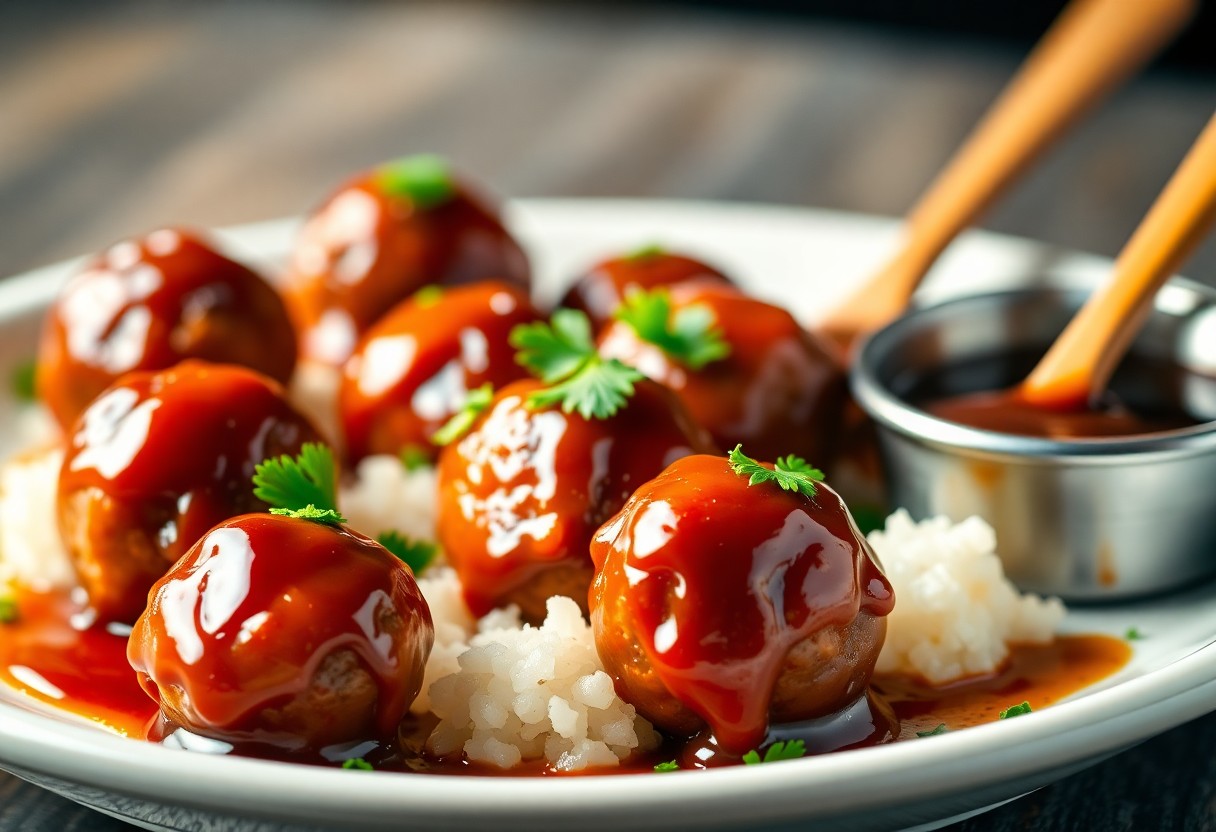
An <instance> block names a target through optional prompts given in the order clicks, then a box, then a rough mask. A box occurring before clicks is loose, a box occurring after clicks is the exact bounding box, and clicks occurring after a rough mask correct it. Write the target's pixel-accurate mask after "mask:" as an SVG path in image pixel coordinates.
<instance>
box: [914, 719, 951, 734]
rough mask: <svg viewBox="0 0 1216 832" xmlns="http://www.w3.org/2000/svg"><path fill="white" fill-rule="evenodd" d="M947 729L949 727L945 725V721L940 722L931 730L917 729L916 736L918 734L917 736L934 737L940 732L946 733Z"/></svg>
mask: <svg viewBox="0 0 1216 832" xmlns="http://www.w3.org/2000/svg"><path fill="white" fill-rule="evenodd" d="M949 730H950V729H949V728H947V727H946V723H944V722H943V723H942V724H940V725H938V726H937V727H936V728H934V729H933V730H932V731H917V732H916V736H918V737H936V736H939V735H941V734H945V733H947V732H948V731H949Z"/></svg>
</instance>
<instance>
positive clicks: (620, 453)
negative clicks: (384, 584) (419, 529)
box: [438, 380, 710, 621]
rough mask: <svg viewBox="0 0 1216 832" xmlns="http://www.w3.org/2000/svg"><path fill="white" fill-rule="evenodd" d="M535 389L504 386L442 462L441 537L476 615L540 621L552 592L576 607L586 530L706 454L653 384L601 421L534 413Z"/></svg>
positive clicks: (587, 570)
mask: <svg viewBox="0 0 1216 832" xmlns="http://www.w3.org/2000/svg"><path fill="white" fill-rule="evenodd" d="M541 387H542V384H541V383H540V382H538V381H535V380H525V381H520V382H516V383H514V384H511V385H509V386H508V387H505V388H503V389H502V390H501V391H500V392H499V395H498V396H497V397H496V398H495V400H494V403H493V404H492V405H491V406H490V409H489V410H487V411H486V413H485V414H484V415H483V417H482V421H481V422H480V423H479V424H478V425H477V426H476V427H474V429H473V430H472V431H471V432H470V433H469V434H468V435H467V436H465V437H464V438H463V439H461V440H460V441H458V442H457V443H455V444H453V445H451V446H449V447H448V448H446V449H445V450H444V453H443V454H442V455H441V457H440V460H439V486H438V487H439V517H438V536H439V541H440V542H441V543H442V544H443V547H444V550H445V552H446V553H447V555H448V559H449V560H450V561H451V563H452V565H453V566H455V568H456V570H457V572H459V573H460V580H461V583H462V584H463V586H464V594H465V600H466V601H467V602H468V604H469V607H470V609H472V611H473V613H474V614H475V615H479V616H480V615H484V614H486V613H487V612H489V611H490V610H491V609H493V608H495V607H498V606H504V605H505V604H507V603H516V604H519V605H520V608H521V609H522V611H523V614H524V617H525V619H527V620H533V621H539V620H541V619H543V618H544V613H545V601H546V600H547V599H548V598H549V597H550V596H552V595H558V594H560V595H568V596H569V597H571V598H574V599H575V600H577V601H579V603H580V606H582V605H584V604H585V603H586V601H585V599H586V597H587V588H588V587H589V586H590V585H591V577H592V567H591V559H590V557H589V556H588V554H587V550H588V546H589V545H590V542H591V537H592V535H594V534H595V530H596V529H597V528H599V526H600V524H602V523H603V522H604V521H605V520H607V519H608V518H609V517H611V516H612V515H613V514H615V513H616V512H617V511H618V510H619V509H620V507H621V506H622V505H624V504H625V501H626V500H627V499H628V498H629V495H630V494H632V493H633V490H634V488H636V487H637V486H638V484H640V483H644V482H646V481H647V480H649V479H650V478H652V477H654V476H657V475H658V474H659V472H661V471H662V470H663V469H664V468H665V467H667V465H668V464H670V463H671V462H674V461H675V460H676V459H679V458H680V457H684V456H687V455H688V454H691V453H697V452H704V451H707V450H709V448H710V445H709V438H708V437H707V436H705V434H704V432H703V431H702V430H701V429H700V428H698V427H697V426H696V424H695V423H694V422H693V421H692V420H691V419H690V418H689V416H688V414H687V413H686V412H685V411H684V409H683V408H682V407H681V406H680V404H679V402H678V401H676V400H675V398H674V397H673V396H672V395H671V393H670V392H669V391H668V390H666V389H664V388H662V387H660V386H659V385H657V384H654V383H653V382H649V381H643V382H640V383H638V384H637V385H636V387H635V391H634V395H633V396H632V397H631V398H630V399H629V401H628V403H627V405H626V406H625V407H623V408H622V409H621V410H619V411H617V413H616V414H615V415H614V416H612V417H610V418H608V419H584V418H583V417H582V416H580V415H579V414H577V413H563V412H562V411H561V410H560V409H559V408H557V407H547V408H543V409H535V408H532V407H530V406H529V405H528V404H527V398H528V395H529V394H531V393H532V392H534V391H535V390H538V389H540V388H541Z"/></svg>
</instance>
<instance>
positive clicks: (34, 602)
mask: <svg viewBox="0 0 1216 832" xmlns="http://www.w3.org/2000/svg"><path fill="white" fill-rule="evenodd" d="M17 605H18V609H19V610H20V617H19V619H18V620H17V621H16V622H15V623H12V624H8V625H0V683H3V686H4V688H7V689H8V690H0V698H6V699H10V700H13V699H17V698H18V697H21V696H25V697H29V698H30V699H33V700H35V701H37V702H39V703H41V704H42V705H44V706H47V707H50V708H53V709H55V710H58V711H62V712H64V713H68V714H72V715H73V716H76V717H80V718H83V719H86V720H89V721H91V722H93V723H95V724H97V725H99V726H101V727H103V728H105V729H107V730H110V731H113V732H115V733H119V734H122V735H125V736H129V737H132V738H136V739H145V738H147V737H148V732H149V730H154V729H156V727H157V723H158V719H157V708H156V704H155V703H154V702H153V701H152V700H151V699H149V698H148V697H147V695H146V694H144V692H143V691H142V690H141V689H140V687H139V683H138V681H137V680H136V676H135V673H134V671H132V670H131V668H130V666H129V664H128V663H127V661H126V650H127V638H126V637H125V636H124V635H122V633H121V631H120V630H115V629H113V628H111V629H109V630H107V629H106V628H102V627H96V626H95V627H91V628H88V629H84V630H80V629H77V628H75V627H73V626H72V624H71V619H72V617H73V616H74V615H76V614H77V613H79V612H80V611H81V607H80V605H79V604H76V603H74V602H73V601H72V600H71V599H70V598H69V597H68V595H67V594H66V593H63V592H56V593H33V592H24V593H22V594H21V595H20V596H19V597H18V598H17ZM1131 653H1132V649H1131V647H1130V646H1129V645H1128V644H1127V643H1126V642H1125V641H1122V640H1121V639H1116V638H1112V637H1110V636H1105V635H1075V636H1059V637H1057V638H1056V639H1055V641H1053V642H1051V643H1050V644H1045V645H1015V646H1014V647H1013V649H1012V652H1011V653H1010V656H1009V660H1008V662H1007V664H1006V666H1005V667H1004V668H1002V669H1001V670H1000V671H999V672H997V673H995V674H992V675H991V676H985V677H977V678H970V679H964V680H961V681H958V682H954V683H951V684H948V685H946V686H943V687H937V688H934V687H932V686H930V685H928V684H927V683H925V682H923V681H919V680H916V679H911V678H908V677H904V676H894V675H881V676H876V677H875V678H874V680H873V685H872V688H871V692H870V694H869V695H868V696H867V697H866V699H864V700H863V702H865V706H864V711H863V710H862V709H860V708H859V709H858V710H856V711H853V712H852V713H851V716H852V721H853V724H852V725H849V724H841V722H840V720H839V719H836V718H829V719H828V720H827V721H824V722H820V723H818V725H817V726H816V727H817V728H818V729H819V730H818V731H817V732H816V733H814V734H811V733H808V732H807V731H806V730H805V728H804V727H801V726H788V725H777V726H773V728H772V730H771V732H770V734H769V737H768V738H767V739H766V742H767V741H771V740H775V739H787V738H804V739H805V740H806V743H807V748H808V753H812V754H813V753H825V752H828V751H831V750H833V749H835V750H843V749H845V748H855V747H862V746H866V745H874V744H879V743H882V742H888V741H897V742H903V741H919V738H918V737H917V732H918V731H919V732H927V731H932V730H933V729H934V728H936V727H937V726H938V725H942V724H945V725H946V726H947V728H948V729H950V730H954V729H959V728H964V727H967V726H972V725H979V724H982V723H986V722H991V721H993V720H995V719H996V718H997V715H998V714H999V712H1000V711H1001V710H1003V709H1005V708H1008V707H1010V706H1011V705H1016V704H1018V703H1020V702H1022V701H1024V700H1025V701H1029V702H1030V703H1031V705H1032V707H1034V708H1035V710H1040V709H1042V708H1044V707H1047V706H1049V705H1052V704H1054V703H1056V702H1058V701H1060V700H1061V699H1063V698H1065V697H1067V696H1069V695H1071V694H1074V693H1077V692H1078V691H1080V690H1082V689H1084V688H1085V687H1087V686H1089V685H1092V684H1095V683H1097V682H1100V681H1102V680H1103V679H1106V678H1109V677H1110V676H1111V675H1113V674H1114V673H1116V672H1118V671H1119V670H1120V669H1121V668H1122V667H1123V666H1124V665H1125V664H1126V663H1127V661H1128V659H1129V658H1130V656H1131ZM23 668H24V669H23ZM14 671H15V672H14ZM43 681H45V682H48V683H50V685H49V686H48V685H46V684H43ZM50 690H54V691H56V693H55V694H53V695H49V694H48V691H50ZM59 694H62V695H59ZM890 713H894V715H895V717H896V718H897V719H898V722H899V728H898V730H897V731H895V732H894V734H892V733H891V732H890V731H889V730H888V729H886V728H885V726H886V725H888V724H889V723H888V719H889V718H890V717H889V716H887V714H890ZM834 716H838V715H834ZM866 719H870V720H871V723H870V726H871V727H872V728H873V729H874V730H873V731H871V732H870V733H869V735H868V736H866V737H864V738H863V739H860V740H858V739H856V737H857V735H858V728H857V723H858V721H860V722H861V723H863V726H862V730H863V731H864V730H865V728H864V721H865V720H866ZM433 727H434V718H433V717H428V716H424V717H415V716H409V717H407V718H406V719H405V720H404V721H403V722H402V724H401V728H400V733H399V741H398V742H397V743H392V744H390V745H389V746H388V747H386V748H385V749H383V750H381V751H379V752H370V753H368V754H366V755H365V756H367V757H368V758H369V759H373V760H374V763H375V765H376V768H377V769H383V770H387V771H400V772H417V773H428V774H448V775H451V774H457V775H467V776H580V775H564V774H558V773H556V772H554V771H552V770H551V769H549V768H548V767H547V766H546V765H545V764H543V763H539V762H532V763H525V764H524V765H522V766H519V767H518V768H516V769H512V770H510V771H508V772H502V771H500V770H498V769H495V768H491V767H488V766H483V765H476V764H470V763H468V762H466V761H465V760H463V759H453V758H446V759H442V760H436V759H430V758H427V757H426V756H425V754H424V752H423V751H422V748H423V746H424V744H425V739H426V737H427V736H428V735H429V734H430V731H431V729H432V728H433ZM706 747H712V742H711V741H710V740H708V739H707V738H704V737H700V738H694V739H692V740H676V739H672V740H668V741H667V742H666V743H665V744H664V745H663V746H662V747H660V748H659V749H657V750H656V751H654V752H652V753H650V754H647V755H639V756H638V757H637V758H634V759H631V760H629V761H628V762H627V763H626V764H625V765H624V766H622V767H621V768H619V769H597V770H595V771H594V772H593V773H594V774H612V773H621V774H628V773H648V772H650V771H652V769H653V767H654V766H655V764H657V763H660V762H663V761H667V760H678V761H680V762H681V764H682V765H685V763H686V762H687V766H688V767H707V766H709V765H713V764H726V763H729V762H738V758H737V757H733V756H730V755H714V754H706V753H704V751H703V750H702V749H705V748H706ZM238 753H240V754H241V755H242V756H245V755H249V756H266V753H265V749H255V748H247V749H238Z"/></svg>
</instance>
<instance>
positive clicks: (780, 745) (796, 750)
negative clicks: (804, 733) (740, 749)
mask: <svg viewBox="0 0 1216 832" xmlns="http://www.w3.org/2000/svg"><path fill="white" fill-rule="evenodd" d="M805 756H806V743H804V742H803V741H802V740H784V741H780V742H775V743H773V744H772V745H770V746H769V747H768V750H767V751H765V752H764V756H763V757H761V756H760V752H759V751H749V752H747V753H746V754H744V755H743V762H744V763H745V764H746V765H749V766H754V765H758V764H760V763H776V762H780V761H781V760H796V759H798V758H799V757H805Z"/></svg>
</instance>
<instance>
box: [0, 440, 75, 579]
mask: <svg viewBox="0 0 1216 832" xmlns="http://www.w3.org/2000/svg"><path fill="white" fill-rule="evenodd" d="M62 464H63V451H61V450H60V449H58V448H52V449H49V450H45V451H38V452H30V453H27V454H23V455H21V456H19V457H16V458H14V459H12V460H10V461H9V462H7V463H6V464H5V465H4V466H3V467H0V589H4V588H6V587H9V586H12V585H13V584H20V585H21V586H25V587H28V588H30V589H34V590H48V589H54V588H56V587H70V586H74V585H75V583H76V574H75V572H74V571H73V569H72V563H71V561H70V560H69V559H68V554H67V552H66V551H65V550H64V548H63V544H62V543H61V542H60V540H59V524H58V520H57V519H56V517H55V494H56V490H57V488H58V484H59V468H60V466H61V465H62Z"/></svg>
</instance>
